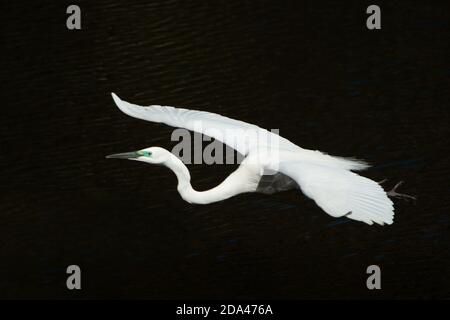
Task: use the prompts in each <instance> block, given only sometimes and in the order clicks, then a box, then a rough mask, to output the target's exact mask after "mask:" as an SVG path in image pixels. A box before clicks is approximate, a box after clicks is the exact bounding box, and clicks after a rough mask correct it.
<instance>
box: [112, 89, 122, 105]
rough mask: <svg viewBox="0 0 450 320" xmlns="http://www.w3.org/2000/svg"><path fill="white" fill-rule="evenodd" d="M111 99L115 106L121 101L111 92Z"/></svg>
mask: <svg viewBox="0 0 450 320" xmlns="http://www.w3.org/2000/svg"><path fill="white" fill-rule="evenodd" d="M111 97H112V98H113V100H114V102H115V103H116V104H117V103H119V102H121V101H122V100H121V99H120V98H119V97H118V96H117V95H116V94H115V93H114V92H111Z"/></svg>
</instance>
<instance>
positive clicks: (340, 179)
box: [279, 161, 394, 225]
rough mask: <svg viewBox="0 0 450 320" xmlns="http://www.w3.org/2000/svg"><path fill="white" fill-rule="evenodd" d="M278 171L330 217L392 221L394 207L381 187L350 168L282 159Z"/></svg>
mask: <svg viewBox="0 0 450 320" xmlns="http://www.w3.org/2000/svg"><path fill="white" fill-rule="evenodd" d="M279 171H280V172H282V173H284V174H286V175H288V176H290V177H291V178H292V179H294V180H295V181H296V182H297V183H298V185H299V186H300V189H301V190H302V192H303V193H304V194H305V195H306V196H308V197H309V198H311V199H313V200H314V201H315V202H316V204H317V205H318V206H319V207H320V208H322V209H323V210H324V211H325V212H326V213H328V214H329V215H331V216H333V217H342V216H347V217H348V218H350V219H353V220H358V221H362V222H365V223H367V224H373V222H375V223H377V224H380V225H383V224H385V223H386V224H392V223H393V219H394V207H393V203H392V201H391V200H390V199H389V198H388V196H387V194H386V192H385V191H384V190H383V188H382V187H381V186H380V185H379V184H378V183H376V182H375V181H373V180H370V179H368V178H366V177H362V176H360V175H358V174H356V173H354V172H351V171H348V170H345V169H341V168H332V167H327V166H322V165H318V164H313V163H308V162H301V161H298V162H282V163H280V166H279Z"/></svg>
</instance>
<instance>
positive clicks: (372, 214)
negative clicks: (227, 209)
mask: <svg viewBox="0 0 450 320" xmlns="http://www.w3.org/2000/svg"><path fill="white" fill-rule="evenodd" d="M111 95H112V97H113V99H114V102H115V103H116V105H117V106H118V107H119V109H120V110H121V111H123V112H124V113H126V114H127V115H129V116H131V117H134V118H138V119H142V120H147V121H151V122H157V123H164V124H166V125H169V126H172V127H177V128H185V129H187V130H191V131H195V132H199V133H201V134H204V135H206V136H209V137H212V138H214V139H216V140H219V141H220V142H222V143H224V144H225V145H228V146H229V147H232V148H233V149H235V150H236V151H237V152H239V153H240V154H241V155H243V156H244V160H243V161H242V162H241V164H240V165H239V167H238V168H237V169H236V170H235V171H234V172H232V173H231V174H230V175H229V176H228V177H227V178H226V179H225V180H224V181H223V182H222V183H220V184H219V185H218V186H216V187H214V188H212V189H210V190H206V191H196V190H194V188H193V187H192V185H191V182H190V180H191V176H190V174H189V170H188V168H187V167H186V165H185V164H184V163H183V162H182V161H181V160H180V159H179V158H178V157H176V156H175V155H174V154H172V153H171V152H170V151H168V150H166V149H163V148H160V147H150V148H145V149H142V150H138V151H133V152H126V153H117V154H112V155H109V156H107V158H118V159H128V160H136V161H142V162H146V163H150V164H159V165H164V166H166V167H168V168H169V169H171V170H172V171H173V172H174V173H175V175H176V177H177V179H178V186H177V189H178V192H179V193H180V195H181V197H182V198H183V199H184V200H185V201H187V202H189V203H195V204H208V203H213V202H217V201H222V200H225V199H228V198H230V197H233V196H235V195H237V194H240V193H246V192H261V193H265V194H273V193H275V192H279V191H284V190H289V189H295V188H298V189H300V190H301V191H302V192H303V193H304V194H305V195H306V196H307V197H309V198H311V199H313V200H314V201H315V203H316V204H317V205H318V206H319V207H320V208H321V209H322V210H323V211H325V212H326V213H328V214H329V215H331V216H333V217H342V216H345V217H347V218H350V219H353V220H357V221H361V222H365V223H367V224H370V225H371V224H373V223H374V222H375V223H377V224H380V225H384V224H392V223H393V219H394V206H393V203H392V201H391V199H389V197H400V198H413V197H411V196H408V195H404V194H400V193H397V192H396V188H397V187H398V186H399V185H400V183H399V184H397V185H396V186H395V187H394V188H393V189H392V190H391V191H389V192H386V191H384V189H383V188H382V187H381V186H380V183H377V182H375V181H373V180H371V179H368V178H366V177H363V176H360V175H358V174H357V173H355V172H354V171H361V170H364V169H367V168H368V167H369V165H368V164H367V163H365V162H364V161H361V160H356V159H352V158H343V157H336V156H331V155H328V154H325V153H323V152H320V151H317V150H316V151H314V150H308V149H303V148H301V147H299V146H297V145H295V144H294V143H292V142H290V141H289V140H287V139H285V138H283V137H281V136H279V135H277V134H275V133H272V132H269V131H267V130H266V129H263V128H260V127H258V126H256V125H253V124H250V123H246V122H243V121H240V120H234V119H231V118H228V117H224V116H221V115H219V114H215V113H210V112H205V111H196V110H189V109H183V108H174V107H169V106H159V105H151V106H145V107H144V106H138V105H135V104H131V103H128V102H126V101H124V100H121V99H120V98H119V97H118V96H117V95H116V94H114V93H112V94H111Z"/></svg>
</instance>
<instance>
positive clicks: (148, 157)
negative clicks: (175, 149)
mask: <svg viewBox="0 0 450 320" xmlns="http://www.w3.org/2000/svg"><path fill="white" fill-rule="evenodd" d="M169 155H170V152H169V151H167V150H166V149H163V148H160V147H151V148H145V149H142V150H138V151H132V152H125V153H116V154H111V155H109V156H106V158H108V159H127V160H136V161H142V162H147V163H153V164H161V163H164V162H165V161H167V160H168V158H169Z"/></svg>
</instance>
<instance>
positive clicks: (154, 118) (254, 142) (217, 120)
mask: <svg viewBox="0 0 450 320" xmlns="http://www.w3.org/2000/svg"><path fill="white" fill-rule="evenodd" d="M111 95H112V97H113V99H114V102H115V103H116V105H117V106H118V107H119V109H120V110H122V111H123V112H124V113H126V114H127V115H129V116H132V117H134V118H138V119H142V120H147V121H151V122H159V123H164V124H167V125H169V126H172V127H178V128H185V129H188V130H191V131H195V132H199V133H202V134H204V135H207V136H209V137H212V138H214V139H217V140H219V141H221V142H222V143H224V144H226V145H228V146H229V147H231V148H234V149H235V150H236V151H238V152H239V153H241V154H242V155H247V154H248V153H249V151H250V150H252V149H253V148H255V147H257V146H258V145H260V144H264V143H266V144H275V143H276V144H279V145H278V146H277V147H281V148H284V149H292V150H298V149H299V147H298V146H296V145H295V144H293V143H291V142H290V141H288V140H287V139H284V138H282V137H280V136H278V135H275V134H274V133H272V132H269V131H267V130H265V129H262V128H260V127H258V126H256V125H253V124H250V123H246V122H244V121H239V120H234V119H230V118H227V117H224V116H221V115H218V114H215V113H211V112H205V111H197V110H188V109H183V108H174V107H168V106H158V105H152V106H147V107H143V106H138V105H135V104H131V103H129V102H126V101H123V100H121V99H120V98H119V97H118V96H117V95H115V94H114V93H111Z"/></svg>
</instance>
